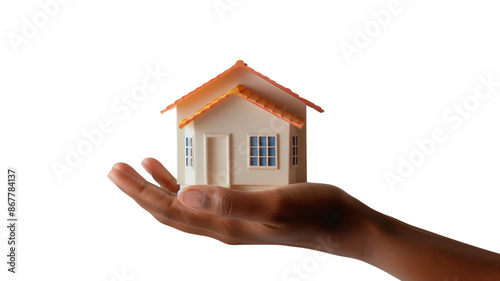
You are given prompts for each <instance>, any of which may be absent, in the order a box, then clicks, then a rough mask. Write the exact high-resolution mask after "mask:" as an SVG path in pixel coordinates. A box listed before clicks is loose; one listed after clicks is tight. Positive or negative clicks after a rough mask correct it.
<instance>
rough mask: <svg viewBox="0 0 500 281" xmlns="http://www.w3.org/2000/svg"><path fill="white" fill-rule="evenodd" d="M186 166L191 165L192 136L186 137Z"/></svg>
mask: <svg viewBox="0 0 500 281" xmlns="http://www.w3.org/2000/svg"><path fill="white" fill-rule="evenodd" d="M186 167H191V168H192V167H193V138H192V137H187V138H186Z"/></svg>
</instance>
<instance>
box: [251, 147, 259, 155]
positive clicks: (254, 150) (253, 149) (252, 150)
mask: <svg viewBox="0 0 500 281" xmlns="http://www.w3.org/2000/svg"><path fill="white" fill-rule="evenodd" d="M250 156H259V150H258V149H257V147H252V148H250Z"/></svg>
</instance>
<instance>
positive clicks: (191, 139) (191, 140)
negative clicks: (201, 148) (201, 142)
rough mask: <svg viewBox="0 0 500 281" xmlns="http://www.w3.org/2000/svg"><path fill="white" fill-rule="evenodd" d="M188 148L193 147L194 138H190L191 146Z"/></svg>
mask: <svg viewBox="0 0 500 281" xmlns="http://www.w3.org/2000/svg"><path fill="white" fill-rule="evenodd" d="M188 146H191V147H192V146H193V138H189V145H188Z"/></svg>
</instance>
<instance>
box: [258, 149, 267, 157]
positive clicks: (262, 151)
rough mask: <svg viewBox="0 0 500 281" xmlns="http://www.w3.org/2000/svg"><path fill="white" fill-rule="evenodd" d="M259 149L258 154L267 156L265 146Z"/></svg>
mask: <svg viewBox="0 0 500 281" xmlns="http://www.w3.org/2000/svg"><path fill="white" fill-rule="evenodd" d="M259 150H260V153H259V155H260V156H267V149H266V148H260V149H259Z"/></svg>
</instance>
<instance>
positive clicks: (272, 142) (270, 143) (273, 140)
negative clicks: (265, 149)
mask: <svg viewBox="0 0 500 281" xmlns="http://www.w3.org/2000/svg"><path fill="white" fill-rule="evenodd" d="M268 139H269V146H276V137H268Z"/></svg>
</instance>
